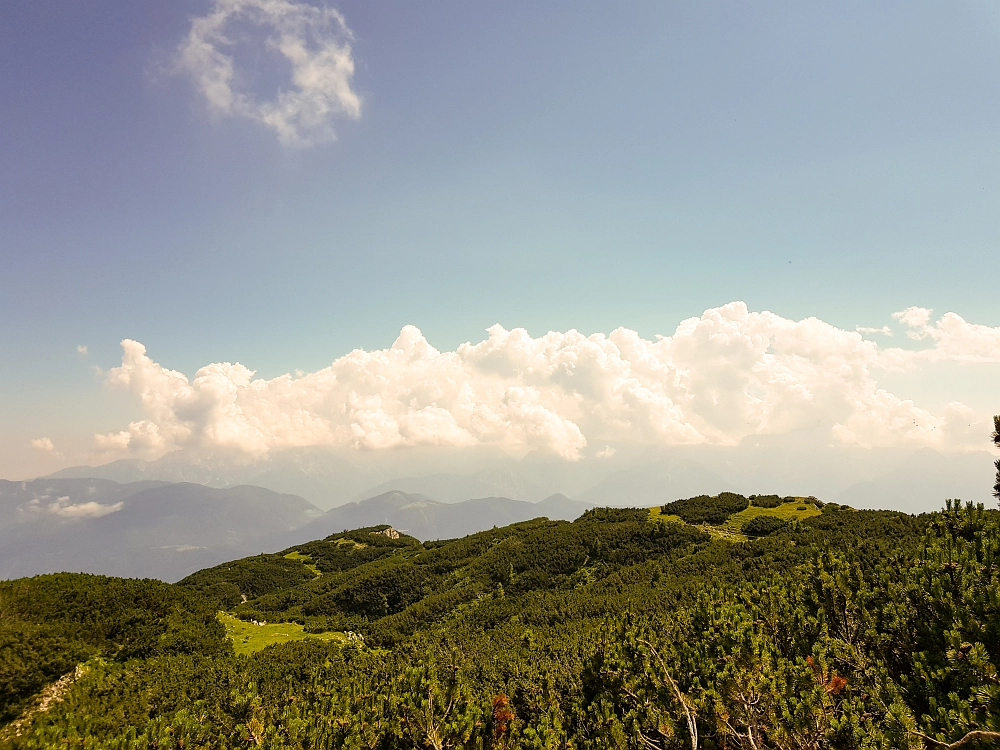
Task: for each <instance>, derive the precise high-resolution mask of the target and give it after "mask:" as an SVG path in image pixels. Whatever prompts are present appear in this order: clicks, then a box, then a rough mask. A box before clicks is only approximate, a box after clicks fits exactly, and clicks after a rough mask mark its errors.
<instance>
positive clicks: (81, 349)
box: [76, 344, 87, 354]
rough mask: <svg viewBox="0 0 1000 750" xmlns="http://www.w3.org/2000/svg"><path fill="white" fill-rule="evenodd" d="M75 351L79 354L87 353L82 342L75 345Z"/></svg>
mask: <svg viewBox="0 0 1000 750" xmlns="http://www.w3.org/2000/svg"><path fill="white" fill-rule="evenodd" d="M76 351H77V353H79V354H86V353H87V347H85V346H84V345H83V344H80V345H79V346H77V347H76Z"/></svg>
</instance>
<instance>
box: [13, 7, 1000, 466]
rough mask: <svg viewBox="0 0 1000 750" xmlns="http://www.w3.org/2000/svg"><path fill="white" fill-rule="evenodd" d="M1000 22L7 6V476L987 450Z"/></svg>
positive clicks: (772, 10) (576, 10) (927, 12)
mask: <svg viewBox="0 0 1000 750" xmlns="http://www.w3.org/2000/svg"><path fill="white" fill-rule="evenodd" d="M998 37H1000V7H998V6H997V5H996V4H993V3H986V2H965V3H963V2H956V3H949V4H942V3H929V2H927V3H923V2H881V3H870V2H864V3H860V2H858V3H851V2H845V3H837V4H829V3H801V2H796V3H791V2H789V3H781V2H774V3H762V4H746V3H738V2H732V3H725V2H708V3H669V2H648V3H642V2H636V3H628V4H618V5H615V6H614V7H613V8H612V7H611V6H608V5H607V4H605V3H588V2H572V3H570V2H549V3H528V2H523V3H519V2H510V3H502V4H501V3H495V4H484V3H457V2H450V3H446V2H425V3H401V2H386V3H366V2H339V3H336V4H332V3H331V4H326V5H323V4H319V3H316V4H309V3H306V2H305V1H304V0H302V1H298V0H294V1H293V0H198V1H195V0H185V1H183V2H169V3H168V2H150V3H134V2H113V1H111V0H109V1H108V2H103V3H100V4H97V5H86V4H80V3H76V2H57V1H53V2H47V3H37V2H28V1H25V2H21V1H18V0H11V1H10V2H6V3H4V4H3V5H2V7H0V101H2V102H3V105H2V106H0V228H2V231H0V320H2V321H3V324H2V326H0V477H5V478H26V477H30V476H34V475H37V474H40V473H45V472H48V471H52V470H55V469H58V468H60V467H62V466H66V465H70V464H78V463H87V462H97V461H102V460H111V459H112V458H116V457H126V456H147V457H148V456H155V455H158V454H159V453H161V452H163V451H166V450H171V449H174V448H178V447H192V446H193V447H195V448H205V449H206V450H207V449H210V448H219V447H224V448H226V449H234V450H239V451H243V452H246V453H248V454H251V455H260V454H261V452H263V453H266V452H267V451H269V450H274V449H277V448H281V447H287V446H289V445H293V446H294V445H302V444H310V445H311V444H320V445H338V446H343V445H347V446H353V447H357V448H359V449H379V448H385V447H397V448H398V447H400V446H404V447H405V446H406V445H410V444H424V443H427V442H432V443H433V442H434V441H438V442H439V443H441V444H446V445H451V444H454V445H465V444H468V443H469V441H473V442H492V443H495V444H497V445H500V446H501V447H503V448H504V449H507V450H510V451H512V452H513V453H515V454H516V453H518V452H519V451H524V450H529V449H539V450H549V451H551V452H553V453H554V454H556V455H560V456H563V457H565V458H566V459H567V460H578V459H579V458H581V457H585V456H587V455H590V454H589V453H588V451H590V452H596V451H599V450H603V447H602V446H604V445H605V444H606V443H608V442H609V441H612V442H613V441H615V440H624V439H640V440H648V441H654V442H657V441H658V442H665V443H672V442H685V441H686V442H692V441H693V442H698V441H707V442H717V443H720V444H727V443H732V442H734V441H739V440H741V439H742V438H744V437H746V436H747V435H750V434H767V433H771V432H783V431H788V430H793V429H798V428H801V427H802V426H803V425H806V424H823V425H826V426H827V427H828V429H829V434H830V437H831V439H833V440H842V441H855V442H856V443H857V444H859V445H882V444H897V443H899V444H909V443H908V442H907V441H910V442H913V444H914V445H917V444H929V445H933V446H935V447H939V448H943V449H950V450H960V449H966V448H969V447H971V446H973V445H974V444H975V443H976V440H977V439H978V435H979V432H981V431H983V435H982V438H981V439H982V441H983V445H984V446H985V445H986V443H987V441H988V430H985V427H982V426H981V425H984V424H985V422H984V420H985V419H986V417H987V416H988V415H989V414H990V413H993V412H996V411H1000V398H998V397H997V389H996V385H995V384H996V383H997V382H1000V304H998V303H997V293H996V272H995V271H996V258H997V257H1000V253H998V247H997V245H998V239H1000V237H998V234H1000V231H998V230H1000V226H998V217H1000V213H998V211H997V206H998V205H1000V141H998V140H997V137H996V133H997V132H998V126H1000V44H998V41H1000V38H998ZM741 305H742V306H741ZM906 311H909V312H906ZM894 315H895V317H894ZM949 315H950V316H951V317H949ZM692 320H697V321H700V323H699V324H694V323H691V322H690V321H692ZM813 320H815V321H816V322H815V323H812V322H810V321H813ZM959 321H961V322H959ZM494 326H499V327H500V328H495V327H494ZM699 326H700V328H699ZM859 327H860V328H862V329H864V330H863V331H862V332H859V330H858V329H859ZM522 329H523V333H519V331H521V330H522ZM501 331H502V333H501ZM576 331H578V332H579V334H574V332H576ZM616 331H618V333H615V332H616ZM623 331H624V333H623ZM705 331H709V332H712V331H714V332H715V333H714V334H712V335H714V336H715V338H712V335H709V337H708V339H706V340H705V341H702V340H701V339H700V338H699V336H701V335H702V333H705ZM550 332H552V333H551V334H550ZM890 334H891V335H890ZM658 335H659V336H662V337H666V338H664V339H658V338H657V336H658ZM706 335H708V334H706ZM626 339H627V340H628V341H630V342H631V344H629V346H631V349H629V350H628V351H626V348H627V347H626V344H625V343H623V342H625V340H626ZM866 341H867V342H868V343H867V344H866V343H864V342H866ZM122 342H126V343H125V344H124V345H123V343H122ZM131 342H135V343H131ZM394 342H396V344H398V346H397V345H395V344H394ZM421 342H424V343H421ZM466 342H468V343H469V348H468V349H463V348H462V346H463V344H465V343H466ZM588 342H589V343H588ZM663 342H666V343H665V344H664V343H663ZM689 344H690V346H689ZM425 345H426V346H425ZM476 347H480V349H479V350H477V349H476ZM776 347H777V348H776ZM140 348H141V349H142V351H143V352H144V353H143V354H140V353H139V351H140ZM486 349H489V350H491V351H493V350H495V351H496V352H499V354H496V353H495V354H493V355H490V357H486V355H483V357H485V359H483V357H480V355H479V354H476V353H475V352H477V351H480V350H486ZM356 350H360V352H359V351H356ZM352 352H354V354H351V353H352ZM393 352H402V353H403V354H393ZM407 352H409V353H408V354H407ZM640 355H641V356H640ZM498 357H499V358H500V360H502V363H499V364H498V359H497V358H498ZM525 357H527V358H528V359H530V360H531V364H530V366H529V365H527V364H525V362H526V360H525ZM580 357H584V358H586V357H592V359H591V360H588V361H590V362H591V363H596V364H592V367H591V369H589V370H588V369H587V367H585V366H584V364H581V363H582V360H581V359H580ZM637 357H638V358H640V359H641V362H640V361H639V359H636V358H637ZM407 358H409V359H407ZM404 360H405V361H404ZM222 363H233V366H232V367H228V369H227V367H226V366H223V364H222ZM236 363H240V364H241V365H242V366H243V368H244V370H240V369H238V368H236V367H235V365H236ZM331 363H332V364H331ZM216 364H218V367H214V369H213V367H212V366H213V365H216ZM490 367H493V368H494V369H493V370H490V369H489V368H490ZM130 368H131V369H130ZM201 368H208V369H207V370H205V371H204V372H205V373H207V375H206V377H203V378H201V380H199V377H200V375H199V372H200V371H201ZM351 368H354V369H351ZM484 368H485V369H484ZM532 368H534V369H532ZM643 368H645V369H643ZM348 370H350V372H351V375H350V377H348V375H347V374H345V373H346V371H348ZM250 372H252V373H254V374H252V375H250V374H247V373H250ZM559 372H572V373H574V375H575V376H576V380H575V381H573V382H572V383H570V382H569V381H568V380H565V379H563V380H560V379H559ZM137 373H145V374H146V375H147V376H148V377H146V378H145V379H143V378H140V377H138V374H137ZM164 373H167V374H166V375H165V374H164ZM169 373H177V377H174V375H171V374H169ZM297 373H299V374H297ZM285 374H288V377H287V378H283V376H284V375H285ZM567 377H569V376H567ZM255 378H256V381H255V380H254V379H255ZM324 378H325V381H324ZM352 378H353V380H352ZM320 381H324V382H325V384H322V383H320V384H319V385H317V383H319V382H320ZM334 381H335V382H336V383H337V385H336V387H334V386H333V385H330V383H332V382H334ZM452 381H454V382H452ZM254 382H256V385H254V384H253V383H254ZM296 383H299V385H295V384H296ZM428 383H430V384H431V385H432V386H433V387H430V386H428ZM445 386H447V387H445ZM466 386H467V387H466ZM463 387H465V390H463ZM435 389H440V392H439V391H438V390H435ZM276 391H280V393H279V394H278V395H275V392H276ZM882 394H887V395H882ZM955 404H959V405H958V406H956V405H955ZM963 409H964V411H963ZM477 410H478V411H477ZM470 414H472V415H478V416H476V417H475V419H473V417H472V416H470ZM477 420H478V421H477ZM959 422H963V423H964V424H965V425H966V427H965V428H964V429H965V431H964V432H963V431H961V430H959V429H958V423H959ZM737 423H739V424H737ZM948 425H950V427H949V426H948ZM973 425H975V427H973ZM904 427H905V429H904ZM824 429H826V428H824ZM984 430H985V431H984ZM932 433H934V434H933V435H932ZM941 435H945V437H940V436H941ZM914 441H915V442H914Z"/></svg>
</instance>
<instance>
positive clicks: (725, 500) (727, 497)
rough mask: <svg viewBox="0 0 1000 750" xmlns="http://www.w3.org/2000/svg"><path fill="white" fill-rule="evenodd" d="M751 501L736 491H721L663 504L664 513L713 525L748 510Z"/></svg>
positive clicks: (689, 521)
mask: <svg viewBox="0 0 1000 750" xmlns="http://www.w3.org/2000/svg"><path fill="white" fill-rule="evenodd" d="M748 507H750V501H749V500H748V499H747V498H745V497H743V495H737V494H736V493H734V492H720V493H719V494H718V495H712V496H709V495H699V496H698V497H690V498H687V499H686V500H675V501H674V502H672V503H667V504H666V505H664V506H662V508H661V509H660V512H661V513H662V514H663V515H673V516H680V518H681V519H682V520H683V521H684V522H685V523H690V524H698V523H707V524H711V525H713V526H719V525H721V524H724V523H725V522H726V521H727V520H729V517H730V516H731V515H733V514H734V513H739V512H740V511H741V510H746V509H747V508H748Z"/></svg>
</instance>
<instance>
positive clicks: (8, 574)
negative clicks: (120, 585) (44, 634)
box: [0, 478, 321, 581]
mask: <svg viewBox="0 0 1000 750" xmlns="http://www.w3.org/2000/svg"><path fill="white" fill-rule="evenodd" d="M0 509H2V510H3V517H2V519H0V578H16V577H20V576H30V575H37V574H40V573H50V572H56V571H73V572H77V571H80V572H87V573H100V574H104V575H118V576H126V577H131V578H143V577H149V578H159V579H162V580H167V581H171V580H177V579H178V578H182V577H183V576H184V575H186V574H187V573H189V572H191V571H193V570H197V569H199V568H202V567H205V566H206V565H213V564H215V563H217V562H220V561H222V560H226V559H231V558H232V557H234V556H240V555H245V554H248V553H251V552H259V551H261V550H264V549H270V548H273V541H272V540H275V539H278V538H282V537H283V536H284V535H285V534H287V533H288V532H290V531H292V530H294V529H297V528H301V527H302V526H305V525H306V524H308V523H309V521H311V520H312V519H313V518H315V517H317V516H319V515H321V511H319V510H318V509H317V508H316V507H314V506H313V505H311V504H309V503H307V502H306V501H305V500H303V499H302V498H300V497H296V496H294V495H279V494H278V493H276V492H272V491H270V490H266V489H262V488H260V487H233V488H229V489H212V488H209V487H203V486H201V485H198V484H188V483H176V484H170V483H164V482H136V483H131V484H118V483H117V482H112V481H110V480H102V479H52V478H49V479H38V480H34V481H32V482H0Z"/></svg>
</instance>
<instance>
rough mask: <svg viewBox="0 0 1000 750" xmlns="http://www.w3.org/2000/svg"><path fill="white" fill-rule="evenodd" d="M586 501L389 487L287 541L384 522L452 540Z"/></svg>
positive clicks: (556, 515)
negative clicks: (451, 498)
mask: <svg viewBox="0 0 1000 750" xmlns="http://www.w3.org/2000/svg"><path fill="white" fill-rule="evenodd" d="M589 507H591V506H590V505H588V504H586V503H579V502H575V501H573V500H570V499H569V498H567V497H565V496H563V495H553V496H551V497H549V498H546V499H545V500H543V501H541V502H539V503H527V502H524V501H521V500H511V499H510V498H507V497H482V498H476V499H472V500H465V501H464V502H457V503H441V502H438V501H437V500H432V499H431V498H429V497H427V496H425V495H419V494H408V493H405V492H398V491H395V490H393V491H390V492H384V493H382V494H381V495H377V496H375V497H370V498H368V499H366V500H362V501H361V502H359V503H348V504H347V505H342V506H340V507H339V508H333V509H332V510H330V511H327V513H326V514H325V515H323V516H322V517H320V518H317V519H316V520H315V521H313V522H312V523H310V524H309V525H308V526H306V527H303V528H302V529H298V530H296V531H295V532H294V533H293V534H291V535H289V536H288V537H287V540H288V543H289V544H294V543H296V542H298V541H307V540H310V539H317V538H321V537H324V536H328V535H329V534H334V533H337V532H340V531H344V530H346V529H356V528H361V527H367V526H376V525H379V524H387V525H389V526H392V527H394V528H396V529H398V530H399V531H401V532H403V533H405V534H408V535H409V536H412V537H415V538H417V539H421V540H424V539H454V538H456V537H461V536H466V535H468V534H474V533H476V532H479V531H485V530H486V529H490V528H493V527H494V526H507V525H508V524H512V523H517V522H519V521H528V520H531V519H532V518H538V517H541V516H544V517H546V518H549V519H551V520H565V521H572V520H574V519H575V518H577V517H578V516H580V515H581V514H582V513H583V512H584V511H585V510H587V509H588V508H589Z"/></svg>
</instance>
